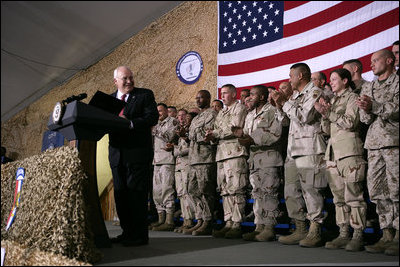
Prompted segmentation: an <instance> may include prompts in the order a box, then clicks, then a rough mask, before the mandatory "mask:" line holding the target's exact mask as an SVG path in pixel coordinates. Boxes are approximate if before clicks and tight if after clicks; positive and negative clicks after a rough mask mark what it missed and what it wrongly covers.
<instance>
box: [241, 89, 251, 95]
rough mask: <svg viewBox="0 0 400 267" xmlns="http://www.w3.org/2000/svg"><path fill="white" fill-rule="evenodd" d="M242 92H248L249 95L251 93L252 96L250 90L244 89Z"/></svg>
mask: <svg viewBox="0 0 400 267" xmlns="http://www.w3.org/2000/svg"><path fill="white" fill-rule="evenodd" d="M240 92H247V93H249V94H250V89H247V88H246V89H242V91H240Z"/></svg>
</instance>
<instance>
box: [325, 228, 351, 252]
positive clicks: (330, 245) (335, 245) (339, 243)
mask: <svg viewBox="0 0 400 267" xmlns="http://www.w3.org/2000/svg"><path fill="white" fill-rule="evenodd" d="M339 227H340V230H339V236H338V237H336V238H335V239H333V240H332V241H330V242H326V244H325V248H327V249H340V248H345V247H346V245H347V244H348V243H349V242H350V233H349V225H347V224H342V225H340V226H339Z"/></svg>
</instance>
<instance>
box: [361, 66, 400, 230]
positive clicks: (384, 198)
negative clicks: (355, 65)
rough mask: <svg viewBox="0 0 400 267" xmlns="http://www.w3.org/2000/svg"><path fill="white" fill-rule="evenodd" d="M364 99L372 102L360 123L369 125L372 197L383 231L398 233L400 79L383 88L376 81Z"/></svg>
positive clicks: (367, 142)
mask: <svg viewBox="0 0 400 267" xmlns="http://www.w3.org/2000/svg"><path fill="white" fill-rule="evenodd" d="M361 95H367V96H370V97H371V98H372V111H371V113H370V114H367V113H366V112H365V111H364V110H361V109H360V119H361V121H362V122H364V123H366V124H368V125H369V129H368V133H367V137H366V140H365V145H364V147H365V148H366V149H368V172H367V185H368V192H369V196H370V199H371V201H372V202H373V203H375V204H376V212H377V214H378V216H379V224H380V227H381V229H384V228H395V229H396V230H399V76H397V75H396V74H395V73H393V74H391V75H390V76H389V77H388V79H387V80H386V81H384V82H383V83H382V84H381V83H380V82H379V81H378V80H376V81H373V82H371V83H370V84H369V85H368V86H363V88H362V91H361Z"/></svg>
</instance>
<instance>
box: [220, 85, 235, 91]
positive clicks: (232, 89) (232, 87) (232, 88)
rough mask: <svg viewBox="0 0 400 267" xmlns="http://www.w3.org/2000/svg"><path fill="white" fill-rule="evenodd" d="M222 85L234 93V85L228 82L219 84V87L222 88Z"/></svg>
mask: <svg viewBox="0 0 400 267" xmlns="http://www.w3.org/2000/svg"><path fill="white" fill-rule="evenodd" d="M224 87H226V88H228V89H229V90H230V91H232V92H235V93H236V87H235V86H234V85H233V84H230V83H228V84H225V85H223V86H221V89H222V88H224Z"/></svg>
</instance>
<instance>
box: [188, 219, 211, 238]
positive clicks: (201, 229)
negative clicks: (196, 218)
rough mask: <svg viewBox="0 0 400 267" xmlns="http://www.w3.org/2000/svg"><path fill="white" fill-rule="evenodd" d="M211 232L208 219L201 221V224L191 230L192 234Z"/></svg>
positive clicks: (207, 233) (208, 233) (209, 233)
mask: <svg viewBox="0 0 400 267" xmlns="http://www.w3.org/2000/svg"><path fill="white" fill-rule="evenodd" d="M211 234H212V223H211V221H210V220H208V221H203V223H202V224H201V226H200V227H199V228H198V229H196V230H194V231H193V232H192V235H211Z"/></svg>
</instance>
